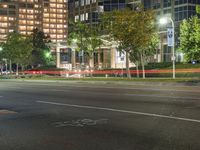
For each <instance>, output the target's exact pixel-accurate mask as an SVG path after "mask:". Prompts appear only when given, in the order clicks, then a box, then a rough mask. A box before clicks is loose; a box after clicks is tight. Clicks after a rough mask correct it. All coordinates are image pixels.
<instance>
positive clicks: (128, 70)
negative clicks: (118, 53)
mask: <svg viewBox="0 0 200 150" xmlns="http://www.w3.org/2000/svg"><path fill="white" fill-rule="evenodd" d="M126 74H127V78H129V79H131V73H130V69H129V52H127V51H126Z"/></svg>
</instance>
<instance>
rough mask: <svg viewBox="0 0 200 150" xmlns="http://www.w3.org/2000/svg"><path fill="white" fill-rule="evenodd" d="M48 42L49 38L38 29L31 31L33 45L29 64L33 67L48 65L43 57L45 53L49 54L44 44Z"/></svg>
mask: <svg viewBox="0 0 200 150" xmlns="http://www.w3.org/2000/svg"><path fill="white" fill-rule="evenodd" d="M48 42H50V40H49V36H46V35H45V33H44V32H43V31H40V30H39V29H38V28H35V29H33V33H32V43H33V51H32V58H31V61H30V62H31V63H32V65H33V66H35V65H37V66H38V65H46V64H48V60H47V59H46V57H45V54H46V53H47V51H48V52H49V51H50V50H49V48H48V47H47V45H46V43H48Z"/></svg>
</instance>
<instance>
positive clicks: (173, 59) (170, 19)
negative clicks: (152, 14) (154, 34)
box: [160, 17, 176, 79]
mask: <svg viewBox="0 0 200 150" xmlns="http://www.w3.org/2000/svg"><path fill="white" fill-rule="evenodd" d="M168 20H169V21H170V22H171V24H172V31H173V35H172V37H173V38H172V40H173V41H172V43H173V45H172V64H173V79H175V78H176V76H175V60H176V58H175V51H174V50H175V37H174V35H175V34H174V30H175V28H174V21H173V19H172V18H171V17H163V18H160V24H161V25H164V24H167V22H168ZM168 46H169V45H168Z"/></svg>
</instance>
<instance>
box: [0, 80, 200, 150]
mask: <svg viewBox="0 0 200 150" xmlns="http://www.w3.org/2000/svg"><path fill="white" fill-rule="evenodd" d="M199 149H200V87H198V86H182V85H177V86H172V85H171V86H167V85H165V86H163V85H157V84H155V85H154V84H151V85H149V84H148V83H146V84H144V85H137V84H132V85H131V84H129V85H127V84H121V83H120V84H119V83H104V82H103V83H95V82H91V83H86V82H66V83H61V82H60V83H57V82H49V83H48V82H14V81H13V82H12V81H0V150H199Z"/></svg>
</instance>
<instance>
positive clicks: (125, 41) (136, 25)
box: [102, 7, 155, 78]
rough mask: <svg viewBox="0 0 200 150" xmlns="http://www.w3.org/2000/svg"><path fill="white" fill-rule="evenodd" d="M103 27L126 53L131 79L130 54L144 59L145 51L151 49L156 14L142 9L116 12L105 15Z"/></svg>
mask: <svg viewBox="0 0 200 150" xmlns="http://www.w3.org/2000/svg"><path fill="white" fill-rule="evenodd" d="M102 20H103V25H104V27H105V28H106V32H107V33H108V35H109V36H110V39H112V40H114V41H117V43H118V45H119V47H120V50H124V51H125V52H126V70H127V77H128V78H131V76H130V70H129V57H131V56H130V54H134V55H137V58H138V55H139V53H140V56H142V57H143V55H145V54H146V53H144V52H143V51H144V50H146V49H147V48H148V47H149V43H150V41H151V39H152V37H153V34H154V33H155V26H154V24H153V22H154V12H153V11H151V10H147V11H144V10H143V9H142V7H140V8H139V9H137V10H130V9H125V10H120V11H119V10H115V11H113V12H109V13H104V15H103V16H102ZM141 54H142V55H141Z"/></svg>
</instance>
